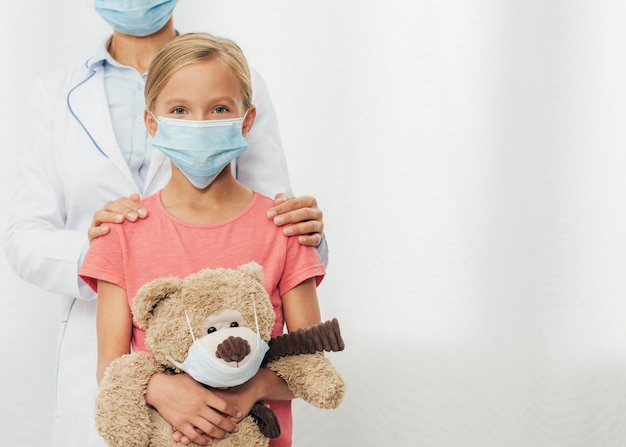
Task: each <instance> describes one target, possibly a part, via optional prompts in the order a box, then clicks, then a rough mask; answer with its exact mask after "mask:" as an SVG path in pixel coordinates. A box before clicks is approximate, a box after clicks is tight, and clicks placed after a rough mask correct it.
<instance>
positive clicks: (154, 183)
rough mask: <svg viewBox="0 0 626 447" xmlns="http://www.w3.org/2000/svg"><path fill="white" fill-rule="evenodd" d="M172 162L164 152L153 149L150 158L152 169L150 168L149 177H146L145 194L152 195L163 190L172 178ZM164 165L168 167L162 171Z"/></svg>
mask: <svg viewBox="0 0 626 447" xmlns="http://www.w3.org/2000/svg"><path fill="white" fill-rule="evenodd" d="M169 163H170V161H169V158H167V157H166V156H165V154H164V153H163V152H161V151H160V150H158V149H157V148H153V149H152V156H151V157H150V167H149V168H148V176H147V177H146V187H145V193H146V194H152V193H155V192H156V191H158V190H159V189H161V188H162V187H163V186H164V185H165V183H166V182H167V180H168V179H169V177H170V172H171V171H170V169H169V166H170V164H169ZM163 164H167V166H165V167H163V169H161V166H162V165H163Z"/></svg>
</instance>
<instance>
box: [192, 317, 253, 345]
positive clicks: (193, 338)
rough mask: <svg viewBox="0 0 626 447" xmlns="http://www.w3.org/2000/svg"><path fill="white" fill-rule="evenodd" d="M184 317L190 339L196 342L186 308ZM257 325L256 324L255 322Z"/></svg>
mask: <svg viewBox="0 0 626 447" xmlns="http://www.w3.org/2000/svg"><path fill="white" fill-rule="evenodd" d="M185 318H187V326H189V332H190V333H191V339H192V340H193V342H194V343H195V342H196V337H195V335H193V328H192V327H191V320H190V319H189V314H188V313H187V309H185ZM257 327H258V324H257Z"/></svg>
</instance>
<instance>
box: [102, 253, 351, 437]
mask: <svg viewBox="0 0 626 447" xmlns="http://www.w3.org/2000/svg"><path fill="white" fill-rule="evenodd" d="M262 280H263V271H262V268H261V266H259V265H258V264H256V263H255V262H250V263H248V264H245V265H242V266H239V267H238V268H237V269H226V268H217V269H209V268H207V269H203V270H201V271H199V272H197V273H194V274H191V275H189V276H187V277H186V278H183V279H180V278H177V277H169V278H160V279H156V280H154V281H151V282H149V283H147V284H145V285H144V286H143V287H141V288H140V289H139V291H138V292H137V295H136V296H135V298H134V300H133V307H132V310H133V315H134V318H135V321H136V323H137V325H138V326H139V327H140V328H142V329H144V330H145V331H146V345H147V347H148V348H149V349H151V350H152V353H146V352H133V353H131V354H127V355H124V356H122V357H120V358H118V359H116V360H114V361H113V362H112V363H111V364H110V365H109V367H108V368H107V369H106V370H105V372H104V375H103V377H102V380H101V381H100V387H99V392H98V396H97V398H96V426H97V429H98V432H99V433H100V435H101V436H102V437H103V438H104V440H105V441H106V442H107V444H108V445H110V446H112V447H118V446H119V447H122V446H123V447H179V444H177V443H175V442H174V441H173V440H172V427H171V425H170V424H169V423H168V422H167V421H165V419H163V418H162V416H161V415H160V414H159V413H158V412H157V411H156V410H155V409H154V408H152V407H151V406H149V405H148V404H146V402H145V399H144V394H145V390H146V387H147V384H148V381H149V380H150V377H151V376H152V375H153V374H156V373H165V374H179V373H181V372H183V371H184V372H187V373H188V374H189V375H191V376H192V377H193V378H194V379H196V380H197V381H199V382H201V383H203V384H205V385H206V386H211V387H228V386H235V385H237V384H239V383H242V381H245V380H247V378H249V376H250V375H254V373H255V372H256V370H258V368H259V367H260V366H265V367H267V368H269V369H271V370H272V371H274V372H276V373H277V374H278V375H279V376H280V377H281V378H282V379H283V380H285V382H286V383H287V385H288V386H289V388H290V390H291V391H292V393H293V394H294V395H295V396H296V397H299V398H302V399H303V400H304V401H306V402H308V403H310V404H312V405H314V406H316V407H318V408H325V409H333V408H337V407H338V406H339V404H340V403H341V401H342V399H343V396H344V393H345V382H344V380H343V378H342V376H341V374H340V373H339V372H338V371H337V370H336V368H335V367H334V365H333V364H332V363H331V362H330V360H329V359H328V358H327V357H326V356H325V355H324V351H329V352H330V351H341V350H343V348H344V343H343V340H342V338H341V333H340V330H339V325H338V322H337V320H336V319H333V320H330V321H327V322H324V323H320V324H319V325H316V326H313V327H311V328H306V329H301V330H298V331H294V332H291V333H288V334H283V335H281V336H279V337H276V338H273V339H272V338H271V336H270V335H271V331H272V328H273V325H274V319H275V314H274V310H273V307H272V303H271V301H270V298H269V295H268V294H267V292H266V291H265V289H264V288H263V284H262ZM211 362H213V363H216V362H217V363H220V364H221V365H220V366H216V365H212V366H211V365H210V363H211ZM223 369H226V370H227V372H229V373H230V372H232V373H234V374H226V375H225V374H224V373H223V372H222V373H220V372H219V371H221V370H223ZM240 370H247V372H245V371H244V372H242V373H240ZM207 371H215V374H213V373H208V372H207ZM238 428H239V429H238V431H237V432H236V433H232V434H230V435H229V436H228V437H227V438H224V439H214V440H213V445H215V446H219V447H244V446H246V447H267V446H268V444H269V439H270V438H274V437H277V436H278V435H279V434H280V427H279V424H278V420H277V418H276V417H275V415H274V414H273V412H272V410H271V408H270V407H269V406H268V405H267V404H266V403H265V402H258V403H257V404H255V405H254V407H253V408H252V410H251V412H250V414H249V415H247V416H246V417H245V418H243V419H242V420H241V421H240V422H239V424H238ZM190 445H192V446H196V445H197V444H195V443H192V444H190Z"/></svg>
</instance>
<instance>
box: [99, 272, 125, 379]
mask: <svg viewBox="0 0 626 447" xmlns="http://www.w3.org/2000/svg"><path fill="white" fill-rule="evenodd" d="M132 321H133V320H132V315H131V312H130V307H129V306H128V299H127V297H126V290H124V289H122V288H121V287H119V286H117V285H115V284H112V283H110V282H107V281H102V280H98V310H97V314H96V329H97V333H98V369H97V372H96V378H97V379H98V383H100V380H101V379H102V376H103V374H104V370H105V369H106V368H107V367H108V366H109V365H110V364H111V362H112V361H113V360H115V359H116V358H118V357H121V356H122V355H124V354H128V353H130V338H131V334H132V328H133V326H132Z"/></svg>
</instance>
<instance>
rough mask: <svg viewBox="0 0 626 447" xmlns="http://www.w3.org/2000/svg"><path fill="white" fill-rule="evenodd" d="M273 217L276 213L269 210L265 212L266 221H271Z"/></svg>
mask: <svg viewBox="0 0 626 447" xmlns="http://www.w3.org/2000/svg"><path fill="white" fill-rule="evenodd" d="M275 215H276V211H274V210H269V211H268V212H267V218H268V219H272V218H273V217H274V216H275Z"/></svg>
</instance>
